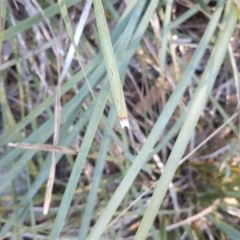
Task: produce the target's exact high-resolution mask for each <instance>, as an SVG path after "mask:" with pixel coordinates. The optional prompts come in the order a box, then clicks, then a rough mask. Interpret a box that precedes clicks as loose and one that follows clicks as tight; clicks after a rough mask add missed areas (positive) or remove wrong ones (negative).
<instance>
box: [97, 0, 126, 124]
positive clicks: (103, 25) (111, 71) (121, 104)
mask: <svg viewBox="0 0 240 240" xmlns="http://www.w3.org/2000/svg"><path fill="white" fill-rule="evenodd" d="M93 3H94V11H95V17H96V22H97V27H98V33H99V39H100V43H101V48H102V53H103V58H104V62H105V65H106V69H107V73H108V79H109V83H110V87H111V92H112V97H113V99H114V103H115V104H116V107H117V113H118V118H119V120H120V123H121V126H122V127H125V126H126V127H129V123H128V115H127V107H126V103H125V99H124V93H123V89H122V84H121V80H120V76H119V72H118V66H117V62H116V59H115V56H114V51H113V46H112V42H111V38H110V34H109V30H108V26H107V21H106V18H105V15H104V10H103V6H102V1H101V0H94V1H93Z"/></svg>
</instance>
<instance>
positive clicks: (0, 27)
mask: <svg viewBox="0 0 240 240" xmlns="http://www.w3.org/2000/svg"><path fill="white" fill-rule="evenodd" d="M6 9H7V5H6V0H1V1H0V54H1V52H2V44H3V37H4V29H5V18H6V12H7V11H6ZM0 63H1V58H0Z"/></svg>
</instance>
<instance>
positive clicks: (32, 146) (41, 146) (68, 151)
mask: <svg viewBox="0 0 240 240" xmlns="http://www.w3.org/2000/svg"><path fill="white" fill-rule="evenodd" d="M8 146H9V147H16V148H23V149H28V150H36V151H49V152H58V153H62V154H69V155H76V154H77V153H78V151H77V150H74V149H71V148H65V147H61V146H54V145H50V144H28V143H11V142H10V143H9V144H8Z"/></svg>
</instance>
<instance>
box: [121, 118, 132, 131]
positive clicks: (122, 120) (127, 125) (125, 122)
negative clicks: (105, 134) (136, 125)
mask: <svg viewBox="0 0 240 240" xmlns="http://www.w3.org/2000/svg"><path fill="white" fill-rule="evenodd" d="M120 124H121V127H122V128H124V127H126V128H128V129H130V127H129V122H128V118H123V119H120Z"/></svg>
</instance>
